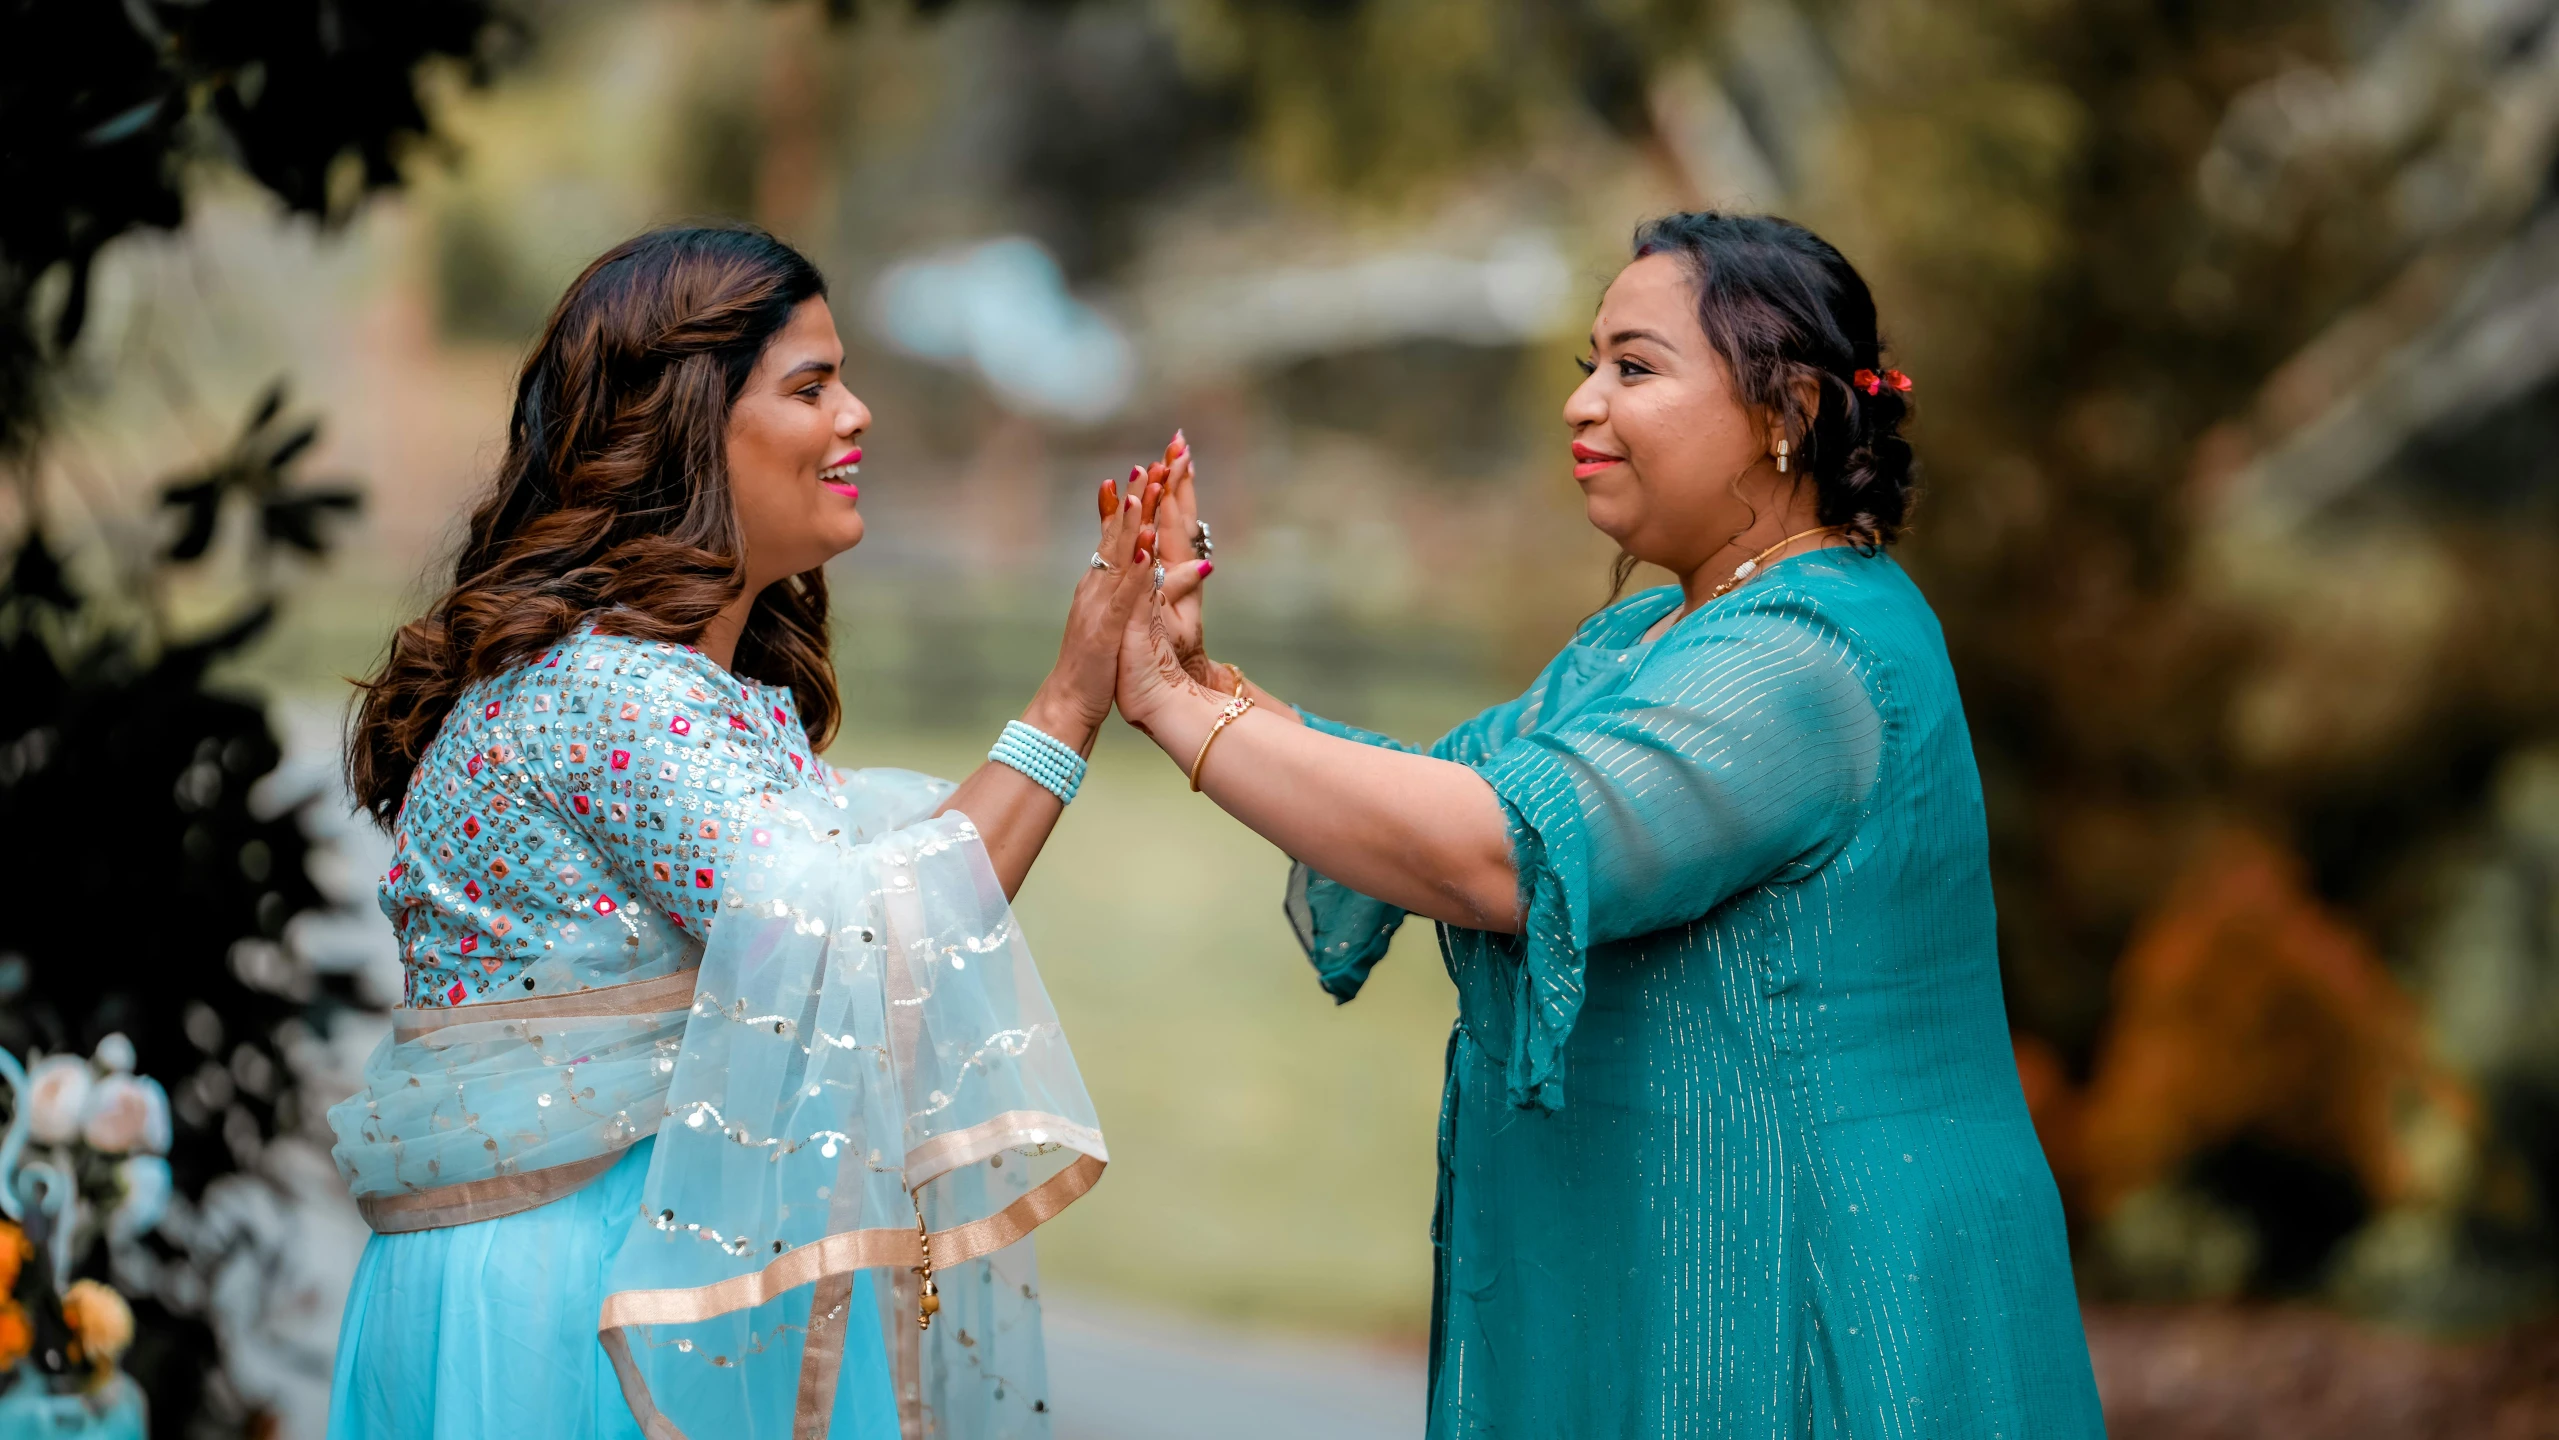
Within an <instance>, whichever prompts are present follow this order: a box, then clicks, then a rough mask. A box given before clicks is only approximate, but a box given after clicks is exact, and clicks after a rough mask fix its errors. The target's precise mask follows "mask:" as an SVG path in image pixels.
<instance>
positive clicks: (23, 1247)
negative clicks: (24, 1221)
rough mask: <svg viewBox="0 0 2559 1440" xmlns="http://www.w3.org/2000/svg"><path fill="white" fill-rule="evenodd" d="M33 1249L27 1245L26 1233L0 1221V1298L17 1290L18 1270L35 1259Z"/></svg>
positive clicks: (6, 1222)
mask: <svg viewBox="0 0 2559 1440" xmlns="http://www.w3.org/2000/svg"><path fill="white" fill-rule="evenodd" d="M35 1253H36V1252H35V1247H34V1246H32V1245H29V1244H28V1243H27V1232H26V1231H24V1230H21V1229H19V1228H18V1227H17V1226H16V1225H13V1224H11V1223H10V1222H8V1221H6V1220H0V1298H6V1297H7V1296H8V1294H9V1292H11V1291H13V1290H15V1289H17V1288H18V1269H19V1267H20V1266H22V1265H25V1264H26V1263H27V1262H28V1261H30V1260H32V1259H34V1258H35Z"/></svg>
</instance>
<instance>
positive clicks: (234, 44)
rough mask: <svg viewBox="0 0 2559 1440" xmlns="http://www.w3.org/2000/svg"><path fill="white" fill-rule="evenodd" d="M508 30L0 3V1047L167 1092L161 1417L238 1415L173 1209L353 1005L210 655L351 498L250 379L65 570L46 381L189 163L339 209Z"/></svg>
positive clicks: (290, 1099) (221, 655)
mask: <svg viewBox="0 0 2559 1440" xmlns="http://www.w3.org/2000/svg"><path fill="white" fill-rule="evenodd" d="M509 33H510V31H509V28H508V27H507V26H506V25H504V24H502V23H501V22H500V20H499V18H498V16H497V13H496V10H495V8H494V7H493V6H492V5H490V4H488V3H484V0H419V3H413V4H404V5H399V6H388V7H385V6H352V5H346V4H342V3H338V0H299V3H282V4H268V3H253V0H188V3H175V0H126V3H123V4H93V3H82V0H22V3H17V4H13V5H10V6H8V7H6V8H5V9H0V187H5V189H6V191H7V193H8V195H9V203H8V204H7V205H6V206H5V207H0V460H10V461H15V462H17V467H18V470H19V474H20V476H21V477H22V478H23V479H24V480H25V482H26V483H25V484H24V485H23V486H22V488H21V491H20V498H21V500H22V502H23V503H22V504H21V506H20V509H19V520H20V527H19V531H18V533H17V535H16V536H15V537H14V539H13V540H12V541H11V543H10V544H9V547H8V550H9V555H10V559H9V568H8V574H7V578H6V580H5V581H0V873H6V874H8V875H9V876H11V878H12V881H13V883H14V884H15V885H17V886H18V887H19V888H20V891H21V893H22V894H24V895H26V896H28V897H30V898H31V903H30V904H28V905H27V906H24V907H22V913H21V915H20V917H19V923H18V924H17V925H16V926H15V927H14V928H13V930H12V931H11V933H10V934H9V935H8V936H7V937H6V939H5V940H0V950H5V951H6V955H5V958H0V978H5V980H6V982H7V986H8V993H7V994H6V995H4V996H0V1045H6V1046H7V1047H8V1048H10V1049H12V1050H14V1051H17V1052H19V1053H21V1054H24V1053H26V1052H28V1051H30V1050H33V1049H42V1050H46V1051H54V1052H58V1051H63V1050H74V1051H81V1050H86V1049H88V1048H89V1047H90V1046H91V1045H93V1044H94V1043H95V1042H96V1041H97V1040H98V1039H99V1038H100V1037H101V1036H103V1035H105V1034H107V1033H110V1032H118V1031H120V1032H122V1033H123V1034H125V1035H127V1036H128V1037H130V1038H131V1040H132V1041H133V1044H134V1049H135V1052H136V1055H137V1057H138V1063H139V1068H140V1070H141V1071H142V1073H144V1074H148V1075H151V1076H153V1077H154V1078H157V1079H159V1080H160V1081H161V1082H162V1083H163V1084H164V1085H165V1086H166V1088H167V1089H168V1091H169V1092H170V1094H171V1096H172V1098H173V1109H174V1112H175V1117H176V1129H175V1143H174V1146H173V1148H172V1150H171V1152H170V1157H169V1158H170V1164H171V1168H172V1171H173V1173H174V1179H175V1183H176V1187H177V1190H178V1193H179V1195H180V1196H181V1197H183V1199H184V1201H185V1202H188V1204H187V1205H182V1206H181V1209H180V1211H179V1213H178V1214H177V1215H175V1216H173V1218H172V1220H171V1221H170V1223H169V1224H167V1225H165V1226H163V1227H162V1229H161V1230H160V1231H159V1232H157V1233H155V1234H154V1235H152V1236H150V1237H148V1239H147V1241H146V1248H145V1249H143V1250H141V1251H139V1252H136V1253H134V1254H130V1255H128V1256H127V1257H126V1258H125V1260H124V1261H120V1262H118V1263H120V1264H123V1263H129V1264H132V1265H138V1266H140V1267H142V1268H143V1270H144V1271H146V1272H147V1273H142V1274H128V1275H121V1276H119V1277H118V1278H119V1280H120V1282H121V1283H123V1284H124V1285H125V1286H126V1287H127V1288H128V1289H129V1290H132V1291H134V1292H135V1296H134V1298H135V1311H136V1319H137V1322H138V1333H137V1338H136V1341H135V1344H134V1347H133V1350H132V1351H131V1353H130V1354H129V1356H128V1357H127V1362H126V1363H127V1368H128V1369H130V1370H131V1371H132V1373H133V1374H134V1375H135V1376H136V1378H137V1379H139V1380H140V1382H141V1383H142V1385H143V1386H144V1388H145V1390H146V1392H147V1393H148V1395H149V1397H150V1406H151V1413H152V1416H153V1418H154V1423H155V1425H156V1426H157V1427H158V1430H159V1432H160V1433H163V1434H190V1435H216V1434H245V1433H248V1432H249V1431H250V1430H251V1429H253V1428H254V1427H255V1426H257V1425H259V1424H263V1423H265V1422H264V1421H262V1420H260V1419H259V1417H258V1416H257V1415H256V1413H255V1409H254V1405H253V1404H252V1402H251V1401H250V1400H249V1399H248V1398H247V1397H244V1396H242V1395H240V1394H239V1393H237V1391H236V1390H234V1389H233V1388H231V1387H230V1386H229V1384H228V1383H227V1381H226V1380H225V1379H224V1377H223V1376H222V1374H221V1355H220V1346H219V1343H218V1341H217V1338H216V1335H215V1331H214V1324H213V1317H212V1315H211V1313H210V1311H209V1309H208V1303H209V1294H210V1290H211V1288H212V1286H213V1285H214V1283H215V1281H216V1278H217V1276H218V1275H219V1274H220V1273H221V1272H223V1271H224V1270H225V1268H226V1266H227V1265H229V1264H230V1263H232V1262H233V1261H235V1260H236V1259H238V1258H239V1257H238V1255H237V1254H236V1253H235V1252H236V1251H237V1249H238V1245H237V1240H238V1237H237V1236H233V1235H228V1234H227V1233H226V1232H225V1231H224V1227H222V1226H220V1225H212V1226H206V1225H195V1226H192V1227H190V1225H189V1224H188V1223H187V1217H188V1215H189V1214H190V1213H191V1208H190V1207H192V1205H194V1204H196V1203H199V1202H202V1201H203V1200H204V1199H205V1197H206V1194H207V1191H208V1190H209V1189H210V1188H211V1187H213V1186H214V1185H215V1184H216V1183H217V1182H220V1181H223V1180H224V1179H225V1178H226V1177H233V1176H243V1175H245V1176H252V1177H253V1176H255V1175H257V1174H258V1164H259V1157H260V1155H261V1152H262V1151H263V1149H264V1147H265V1146H266V1145H267V1144H268V1143H270V1142H271V1141H273V1140H275V1139H276V1138H278V1137H279V1136H284V1135H290V1134H294V1133H297V1132H308V1131H310V1130H311V1129H312V1128H313V1127H314V1126H315V1125H316V1123H317V1120H318V1117H317V1116H316V1115H313V1114H305V1113H302V1109H301V1107H300V1105H299V1102H298V1097H297V1095H296V1092H295V1088H294V1072H293V1067H292V1063H291V1054H290V1052H291V1051H292V1049H293V1048H294V1047H295V1046H296V1045H297V1044H299V1043H301V1037H303V1036H305V1035H307V1034H309V1033H311V1032H310V1031H309V1030H308V1029H307V1028H306V1027H307V1026H308V1025H310V1024H312V1023H315V1022H316V1021H317V1020H319V1019H320V1018H322V1017H324V1015H325V1012H326V1010H327V1009H328V1008H329V1007H330V1006H332V1005H334V1004H338V1003H343V1002H346V1001H348V1000H350V999H351V998H352V997H351V996H350V995H348V994H345V993H339V992H338V991H333V990H331V989H328V988H324V987H322V986H321V985H320V984H319V982H318V981H317V980H316V979H315V978H314V977H313V976H312V975H311V974H310V972H309V971H308V969H307V967H305V966H302V965H301V964H299V963H298V962H297V961H296V960H295V959H294V958H293V956H292V954H291V951H290V949H289V947H288V946H287V944H286V939H285V935H286V927H287V926H288V925H289V924H290V923H291V922H292V921H293V919H294V918H295V917H296V916H298V915H301V914H304V913H306V912H309V911H312V910H315V909H317V908H320V906H321V905H322V897H321V896H320V894H319V892H318V891H317V890H316V889H315V887H314V886H313V883H312V881H311V879H310V876H309V874H308V871H307V869H306V863H305V862H306V859H307V856H308V853H309V844H308V842H307V840H306V838H305V836H304V833H303V829H302V826H301V823H300V815H299V805H298V804H296V803H293V802H291V801H290V799H289V797H278V796H269V795H261V794H258V793H256V787H257V786H258V783H259V782H260V780H261V779H262V778H263V777H266V776H268V775H269V774H270V773H271V772H272V771H273V770H274V769H275V766H276V763H277V760H278V749H277V744H276V739H275V736H274V734H273V733H272V731H271V730H270V728H269V726H268V722H267V718H266V712H265V707H264V705H263V704H262V703H261V702H260V701H259V700H257V699H256V698H254V697H251V696H246V695H234V694H228V693H224V692H223V691H221V690H220V689H218V688H216V687H214V686H212V685H211V684H209V683H208V678H207V677H208V672H209V671H210V670H211V669H212V667H214V666H215V665H217V664H218V663H221V662H222V661H224V660H225V659H227V658H229V657H233V656H236V655H237V654H238V653H240V652H241V650H242V649H243V648H244V647H246V646H248V645H249V644H250V643H251V642H252V641H253V640H255V639H256V638H257V637H258V636H259V635H260V634H261V633H262V632H263V631H264V630H265V629H266V628H267V626H268V624H269V622H270V621H271V620H272V618H273V617H274V614H275V611H276V606H277V603H278V599H279V596H280V593H281V588H282V585H283V572H281V571H280V570H279V569H278V568H277V563H278V561H279V559H280V558H281V556H282V555H283V554H284V553H286V552H293V553H298V554H301V555H305V556H318V555H320V554H322V553H323V552H324V551H325V550H326V549H327V545H328V536H327V534H326V532H325V528H324V527H325V525H326V522H327V521H328V519H329V517H331V516H333V515H340V514H344V513H346V512H348V511H350V510H352V509H353V508H354V507H355V504H356V499H357V497H356V495H355V493H354V492H353V491H352V490H350V489H349V488H347V487H345V486H343V485H323V486H312V485H306V484H304V483H302V482H301V481H300V480H299V479H298V478H297V476H296V474H295V470H296V467H297V466H298V465H299V464H300V463H301V462H302V461H303V459H304V457H305V453H306V452H307V450H308V448H309V446H310V445H311V443H312V441H313V440H314V438H315V437H316V434H317V427H316V425H314V424H308V423H305V424H287V423H284V421H283V413H284V397H283V392H282V390H281V388H280V387H278V388H277V389H274V390H271V391H270V392H269V393H268V394H267V396H266V397H265V398H264V399H262V400H261V401H260V402H259V403H258V405H257V406H256V407H255V409H254V410H253V412H252V414H251V416H250V417H249V420H248V423H247V424H246V426H245V427H244V428H243V429H242V431H241V433H240V436H239V439H238V440H237V441H236V442H235V443H234V445H233V446H232V447H231V448H230V449H229V450H228V451H227V452H226V453H225V454H223V455H222V456H220V457H218V458H217V459H215V460H214V461H212V462H211V463H210V464H208V465H207V466H205V467H204V468H203V469H202V470H201V471H199V472H198V473H196V474H192V475H188V476H183V477H180V478H178V479H176V480H172V481H170V482H169V483H168V484H167V485H166V486H164V487H163V489H162V492H161V499H162V501H163V503H164V505H165V507H166V508H167V509H168V510H169V511H170V512H172V513H171V520H172V521H173V525H172V530H171V533H170V535H169V536H168V538H167V539H166V540H165V541H164V542H162V543H160V544H159V545H157V546H156V547H155V549H154V550H153V552H152V554H151V555H150V556H149V557H148V558H147V559H146V560H144V561H143V562H142V563H140V564H139V565H138V566H134V565H124V564H120V563H118V562H117V561H116V559H115V558H114V557H112V556H110V557H108V559H107V560H106V561H104V562H103V563H101V564H99V565H96V566H91V567H87V568H88V569H90V570H94V571H96V572H98V573H100V574H102V575H104V576H107V577H110V578H107V579H104V580H101V581H98V582H95V583H83V582H82V581H81V580H80V579H78V578H76V577H77V575H78V574H80V573H84V572H83V571H82V567H78V566H75V565H74V564H72V563H71V562H70V560H69V558H68V552H67V551H66V550H62V549H57V547H56V544H55V541H54V539H53V537H51V536H50V535H49V534H48V533H47V528H46V526H45V525H44V523H43V518H42V517H43V507H42V505H41V503H40V500H39V495H38V489H37V486H36V485H35V484H34V483H33V476H34V473H35V471H34V463H33V462H34V458H35V455H36V452H37V450H38V448H39V446H40V444H41V440H42V435H43V428H44V420H45V411H46V405H47V385H48V377H49V376H50V374H51V373H52V372H53V370H54V369H55V368H56V367H59V366H63V365H65V364H67V363H69V358H70V355H71V347H72V346H73V344H74V342H75V341H76V340H77V339H78V338H79V336H80V333H81V330H82V328H83V326H84V324H85V322H86V319H87V315H88V310H89V286H90V276H91V273H92V270H93V267H94V266H95V264H96V261H97V259H98V256H99V253H100V251H101V250H102V249H103V248H104V247H105V246H106V245H107V244H108V243H109V242H111V241H113V240H115V239H116V238H117V237H119V236H122V235H125V234H128V233H131V232H133V231H135V230H138V229H145V228H155V229H174V228H176V227H177V226H178V225H179V224H180V223H181V222H182V221H183V219H184V218H185V211H186V191H187V188H188V185H189V183H190V172H191V171H193V170H195V169H197V168H199V167H202V166H206V165H222V166H228V167H232V168H235V169H237V170H239V171H241V172H244V173H245V174H246V175H248V176H249V177H250V178H251V179H253V180H255V181H256V182H257V183H258V184H259V185H261V186H263V187H264V188H265V189H266V190H267V191H269V192H270V193H272V194H273V195H274V196H275V197H276V198H277V199H278V200H279V201H280V202H281V203H282V204H283V206H284V207H285V208H286V209H287V210H288V211H289V212H292V213H297V214H305V215H310V216H315V217H319V218H321V219H322V220H324V221H329V222H335V221H338V220H342V219H344V218H345V217H346V216H347V215H349V214H350V213H351V212H352V211H353V209H354V208H355V206H356V205H357V204H358V203H359V202H360V201H361V200H362V198H363V197H364V196H365V195H367V194H369V193H371V192H373V191H376V190H379V189H382V188H386V187H389V186H394V185H397V184H399V183H400V182H401V179H402V174H401V170H400V162H401V159H402V156H403V154H404V152H405V151H407V150H408V149H409V148H411V147H413V146H415V145H417V144H419V143H422V142H424V141H426V140H428V139H429V138H431V127H430V124H429V121H428V118H427V115H426V113H425V110H424V108H423V106H422V103H421V98H420V89H419V86H420V83H421V79H420V67H421V66H422V65H425V64H428V63H429V62H435V61H446V62H452V63H455V64H458V65H461V66H463V67H464V68H465V69H466V71H468V72H469V73H470V74H471V75H472V76H474V77H475V78H476V77H477V76H478V75H480V74H482V73H484V72H485V70H486V67H487V65H488V63H489V62H490V60H491V59H492V58H493V57H494V56H495V55H496V54H497V53H498V50H499V48H500V46H501V44H502V43H503V42H504V40H505V39H506V38H507V36H508V35H509ZM235 513H245V515H246V517H247V521H246V527H247V529H248V532H249V534H248V538H247V540H246V542H245V544H244V545H243V546H242V547H240V556H239V559H240V565H241V567H242V569H243V571H244V572H245V574H246V576H247V578H248V589H247V593H246V594H245V595H243V596H241V597H239V599H238V603H237V607H236V608H235V609H234V611H233V612H232V613H231V614H229V615H227V616H225V617H223V618H221V619H220V620H218V621H217V622H215V623H214V624H212V625H210V626H209V627H205V628H203V629H201V630H191V631H189V632H187V633H183V634H182V633H177V631H176V629H175V628H174V627H173V625H172V624H171V623H170V621H169V620H168V618H167V616H166V613H165V605H164V601H163V592H164V591H165V590H166V589H167V588H168V585H169V583H170V581H171V579H172V577H173V575H174V572H175V571H176V570H178V569H180V568H183V567H187V566H190V565H193V564H196V563H198V562H201V561H203V560H204V558H205V557H206V556H207V554H208V552H209V551H211V550H213V549H214V548H215V544H216V540H217V537H218V535H219V534H220V533H221V532H222V530H223V527H224V522H225V517H226V516H227V515H231V514H235ZM81 538H86V537H81ZM341 988H342V987H341ZM94 1263H95V1265H96V1266H103V1265H105V1264H106V1263H107V1262H106V1261H105V1260H104V1259H103V1258H101V1259H98V1260H97V1261H95V1262H94ZM61 1278H63V1279H66V1280H67V1279H69V1278H71V1277H61Z"/></svg>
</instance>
